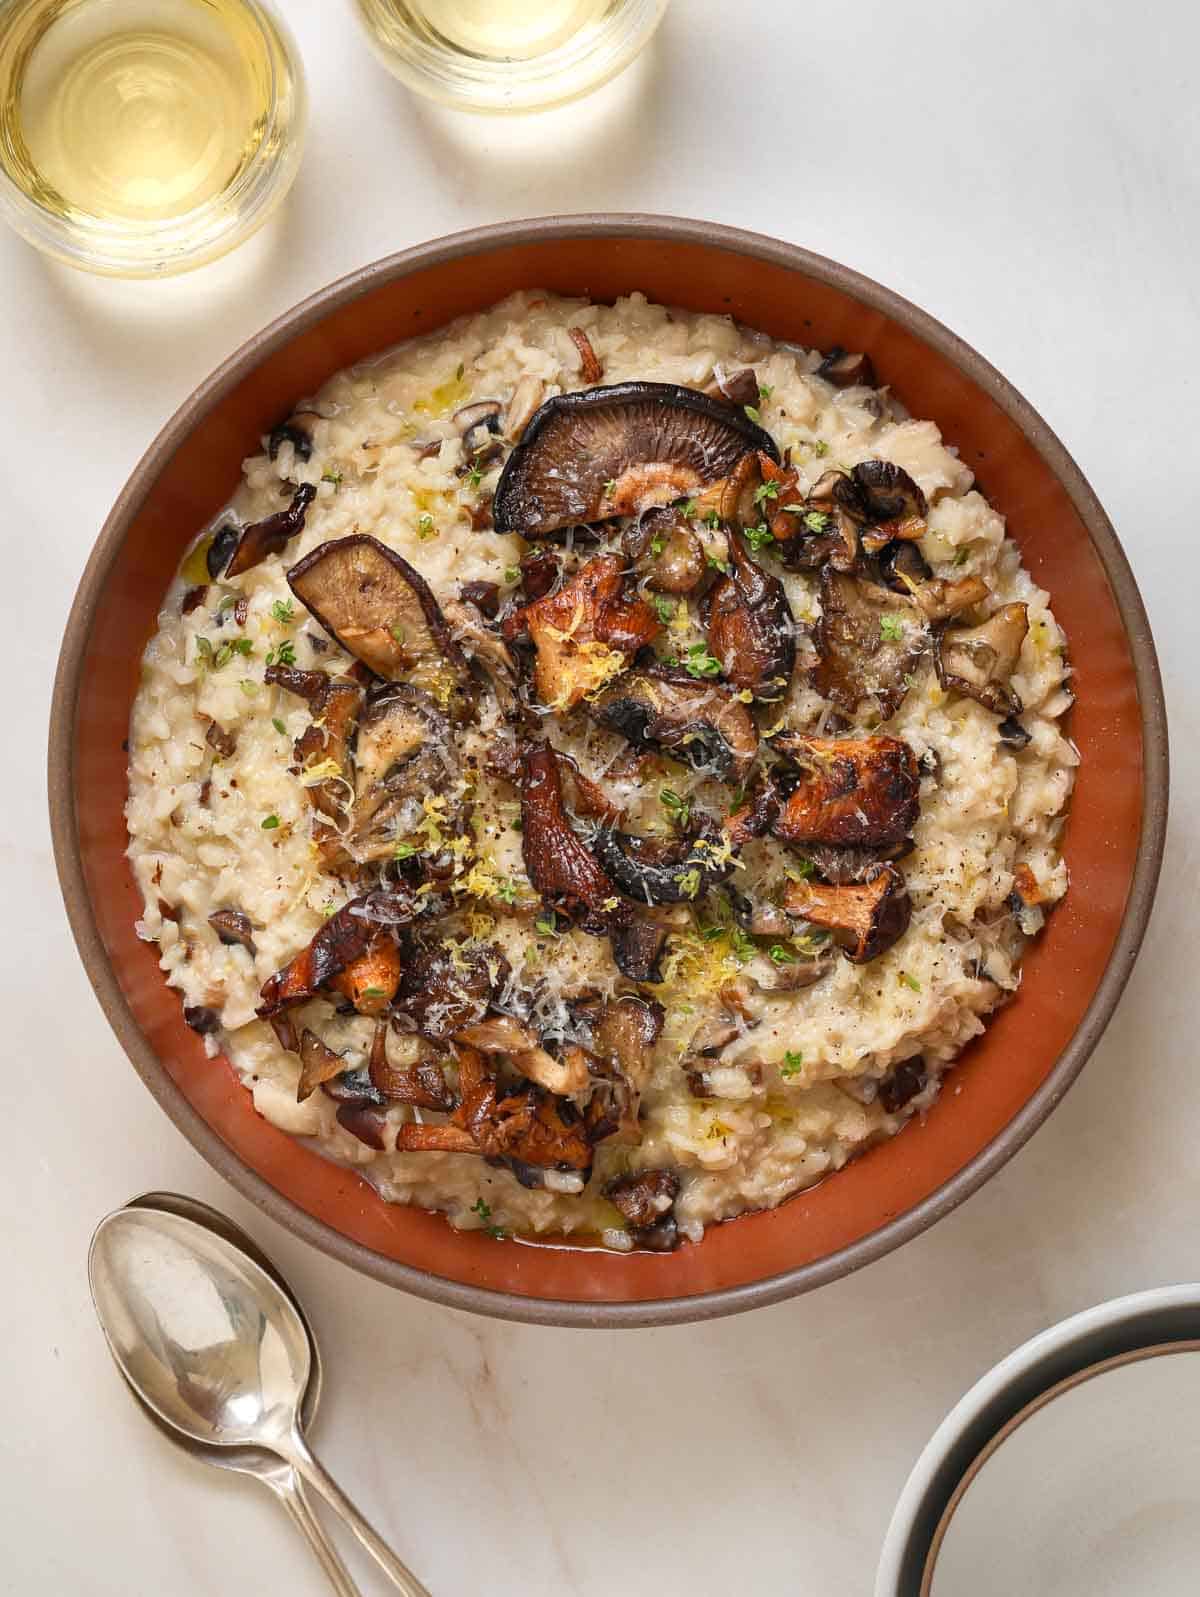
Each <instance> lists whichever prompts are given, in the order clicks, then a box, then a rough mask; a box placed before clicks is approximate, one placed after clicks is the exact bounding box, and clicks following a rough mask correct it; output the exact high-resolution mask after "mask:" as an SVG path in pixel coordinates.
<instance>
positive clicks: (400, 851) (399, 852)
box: [392, 843, 417, 859]
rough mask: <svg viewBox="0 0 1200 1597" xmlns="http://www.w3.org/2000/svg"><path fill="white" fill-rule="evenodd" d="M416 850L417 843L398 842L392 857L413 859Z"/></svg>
mask: <svg viewBox="0 0 1200 1597" xmlns="http://www.w3.org/2000/svg"><path fill="white" fill-rule="evenodd" d="M416 852H417V846H416V844H415V843H397V844H396V846H395V848H394V849H393V850H392V858H393V859H412V857H413V855H414V854H415V853H416Z"/></svg>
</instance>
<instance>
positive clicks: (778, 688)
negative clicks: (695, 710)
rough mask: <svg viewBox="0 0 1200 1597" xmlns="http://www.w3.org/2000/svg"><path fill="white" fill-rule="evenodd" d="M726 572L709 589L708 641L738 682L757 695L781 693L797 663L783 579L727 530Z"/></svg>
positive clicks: (705, 606) (706, 600) (706, 608)
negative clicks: (759, 561)
mask: <svg viewBox="0 0 1200 1597" xmlns="http://www.w3.org/2000/svg"><path fill="white" fill-rule="evenodd" d="M729 562H730V571H729V574H728V576H722V577H719V578H718V579H717V581H716V582H715V583H714V584H713V586H712V587H711V588H710V589H709V591H708V593H707V594H706V595H705V598H704V604H703V609H702V620H703V622H704V627H705V631H706V633H707V635H708V647H709V649H710V651H711V653H712V654H713V655H714V656H715V658H716V659H717V660H719V661H720V663H721V669H722V670H723V671H724V673H725V675H726V677H727V678H728V679H729V681H730V682H732V683H733V685H734V687H736V688H739V689H744V690H748V691H749V692H750V693H751V694H753V696H754V697H755V698H756V699H768V700H770V699H780V698H782V697H783V696H784V694H785V693H786V692H787V690H788V688H789V686H790V685H791V680H792V672H793V670H794V669H795V665H796V622H795V618H794V617H793V615H792V610H791V606H790V605H789V604H788V601H787V594H786V593H785V592H784V589H783V584H782V582H780V581H779V579H778V577H773V576H771V575H770V574H769V573H768V572H766V571H764V570H763V568H762V567H761V566H760V565H759V564H758V562H757V561H755V560H752V559H751V558H750V553H749V551H748V550H747V548H746V545H745V543H744V542H743V540H742V536H741V534H740V533H738V532H735V531H732V530H731V531H730V533H729Z"/></svg>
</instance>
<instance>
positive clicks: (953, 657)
mask: <svg viewBox="0 0 1200 1597" xmlns="http://www.w3.org/2000/svg"><path fill="white" fill-rule="evenodd" d="M1028 631H1029V611H1028V608H1027V606H1025V605H1023V604H1005V605H1001V607H1000V609H999V610H997V611H996V613H995V614H994V615H991V616H989V617H988V619H987V620H986V621H984V622H983V623H982V624H981V625H980V626H977V627H966V628H964V627H951V628H949V629H948V630H947V631H945V632H943V633H942V635H941V637H940V638H939V639H938V642H937V647H936V649H935V651H934V663H935V665H936V666H937V674H938V681H939V682H940V683H941V684H942V686H943V687H944V688H946V689H947V690H948V691H951V692H956V693H964V694H966V696H967V697H968V698H971V699H975V700H976V701H977V702H978V703H980V704H982V705H983V707H984V708H985V709H987V710H991V711H992V712H993V713H994V714H996V715H1002V716H1005V717H1006V718H1007V717H1010V716H1015V715H1019V714H1020V713H1021V700H1020V699H1019V697H1018V696H1017V694H1016V693H1015V692H1014V691H1013V689H1012V686H1011V684H1010V682H1009V678H1010V677H1011V676H1012V674H1013V672H1014V671H1015V670H1016V668H1017V662H1018V660H1019V659H1020V658H1021V646H1022V644H1023V643H1024V642H1025V635H1026V633H1027V632H1028Z"/></svg>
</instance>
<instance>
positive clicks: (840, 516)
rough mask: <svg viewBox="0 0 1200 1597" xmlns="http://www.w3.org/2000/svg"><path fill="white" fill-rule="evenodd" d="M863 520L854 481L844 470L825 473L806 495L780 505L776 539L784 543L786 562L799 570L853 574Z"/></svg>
mask: <svg viewBox="0 0 1200 1597" xmlns="http://www.w3.org/2000/svg"><path fill="white" fill-rule="evenodd" d="M864 519H865V514H864V511H863V506H862V503H861V501H860V499H859V495H858V489H857V488H856V487H855V484H854V480H853V478H852V477H849V476H848V475H847V474H846V473H845V472H844V471H827V472H825V473H824V475H823V476H821V477H819V478H818V479H817V481H816V483H815V484H814V485H813V487H812V488H811V489H810V491H809V492H808V494H807V495H806V496H805V497H804V498H803V499H799V500H796V501H794V502H792V503H790V504H788V503H782V501H781V509H780V511H779V513H778V514H777V516H776V522H782V523H790V527H791V532H790V533H789V528H788V526H787V525H782V526H775V523H773V524H772V525H773V527H775V537H776V539H778V540H781V541H783V540H787V541H785V542H784V550H783V558H784V561H785V563H786V564H787V565H788V566H789V567H791V568H793V569H795V570H800V571H816V570H817V569H818V568H819V567H821V566H824V565H831V566H832V567H833V569H834V570H835V571H853V570H854V568H855V566H856V565H857V564H858V558H859V535H860V531H861V527H862V523H863V521H864Z"/></svg>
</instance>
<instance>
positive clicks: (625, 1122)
mask: <svg viewBox="0 0 1200 1597" xmlns="http://www.w3.org/2000/svg"><path fill="white" fill-rule="evenodd" d="M663 1020H664V1014H663V1009H662V1006H661V1004H652V1003H647V1002H646V1000H645V999H644V998H634V997H633V996H632V995H627V996H625V997H623V998H617V999H613V1000H611V1001H610V1002H609V1003H607V1004H605V1005H604V1008H603V1009H602V1010H601V1012H600V1015H599V1018H598V1019H597V1021H596V1024H595V1026H594V1028H593V1031H592V1048H593V1050H594V1052H595V1054H596V1055H597V1057H598V1058H599V1060H600V1061H601V1064H602V1065H603V1066H607V1068H608V1072H609V1081H610V1084H611V1101H610V1103H609V1104H608V1106H607V1108H608V1112H609V1114H610V1116H611V1120H612V1134H613V1135H615V1136H617V1137H618V1138H619V1139H620V1140H621V1141H623V1142H637V1141H638V1140H639V1139H640V1137H641V1131H640V1130H639V1127H638V1108H639V1105H640V1103H641V1097H642V1091H643V1089H644V1088H645V1086H646V1083H647V1082H648V1081H649V1079H650V1072H651V1069H652V1068H653V1062H654V1045H655V1043H656V1042H657V1041H658V1039H659V1036H660V1035H661V1033H662V1028H663ZM598 1090H599V1089H598Z"/></svg>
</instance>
